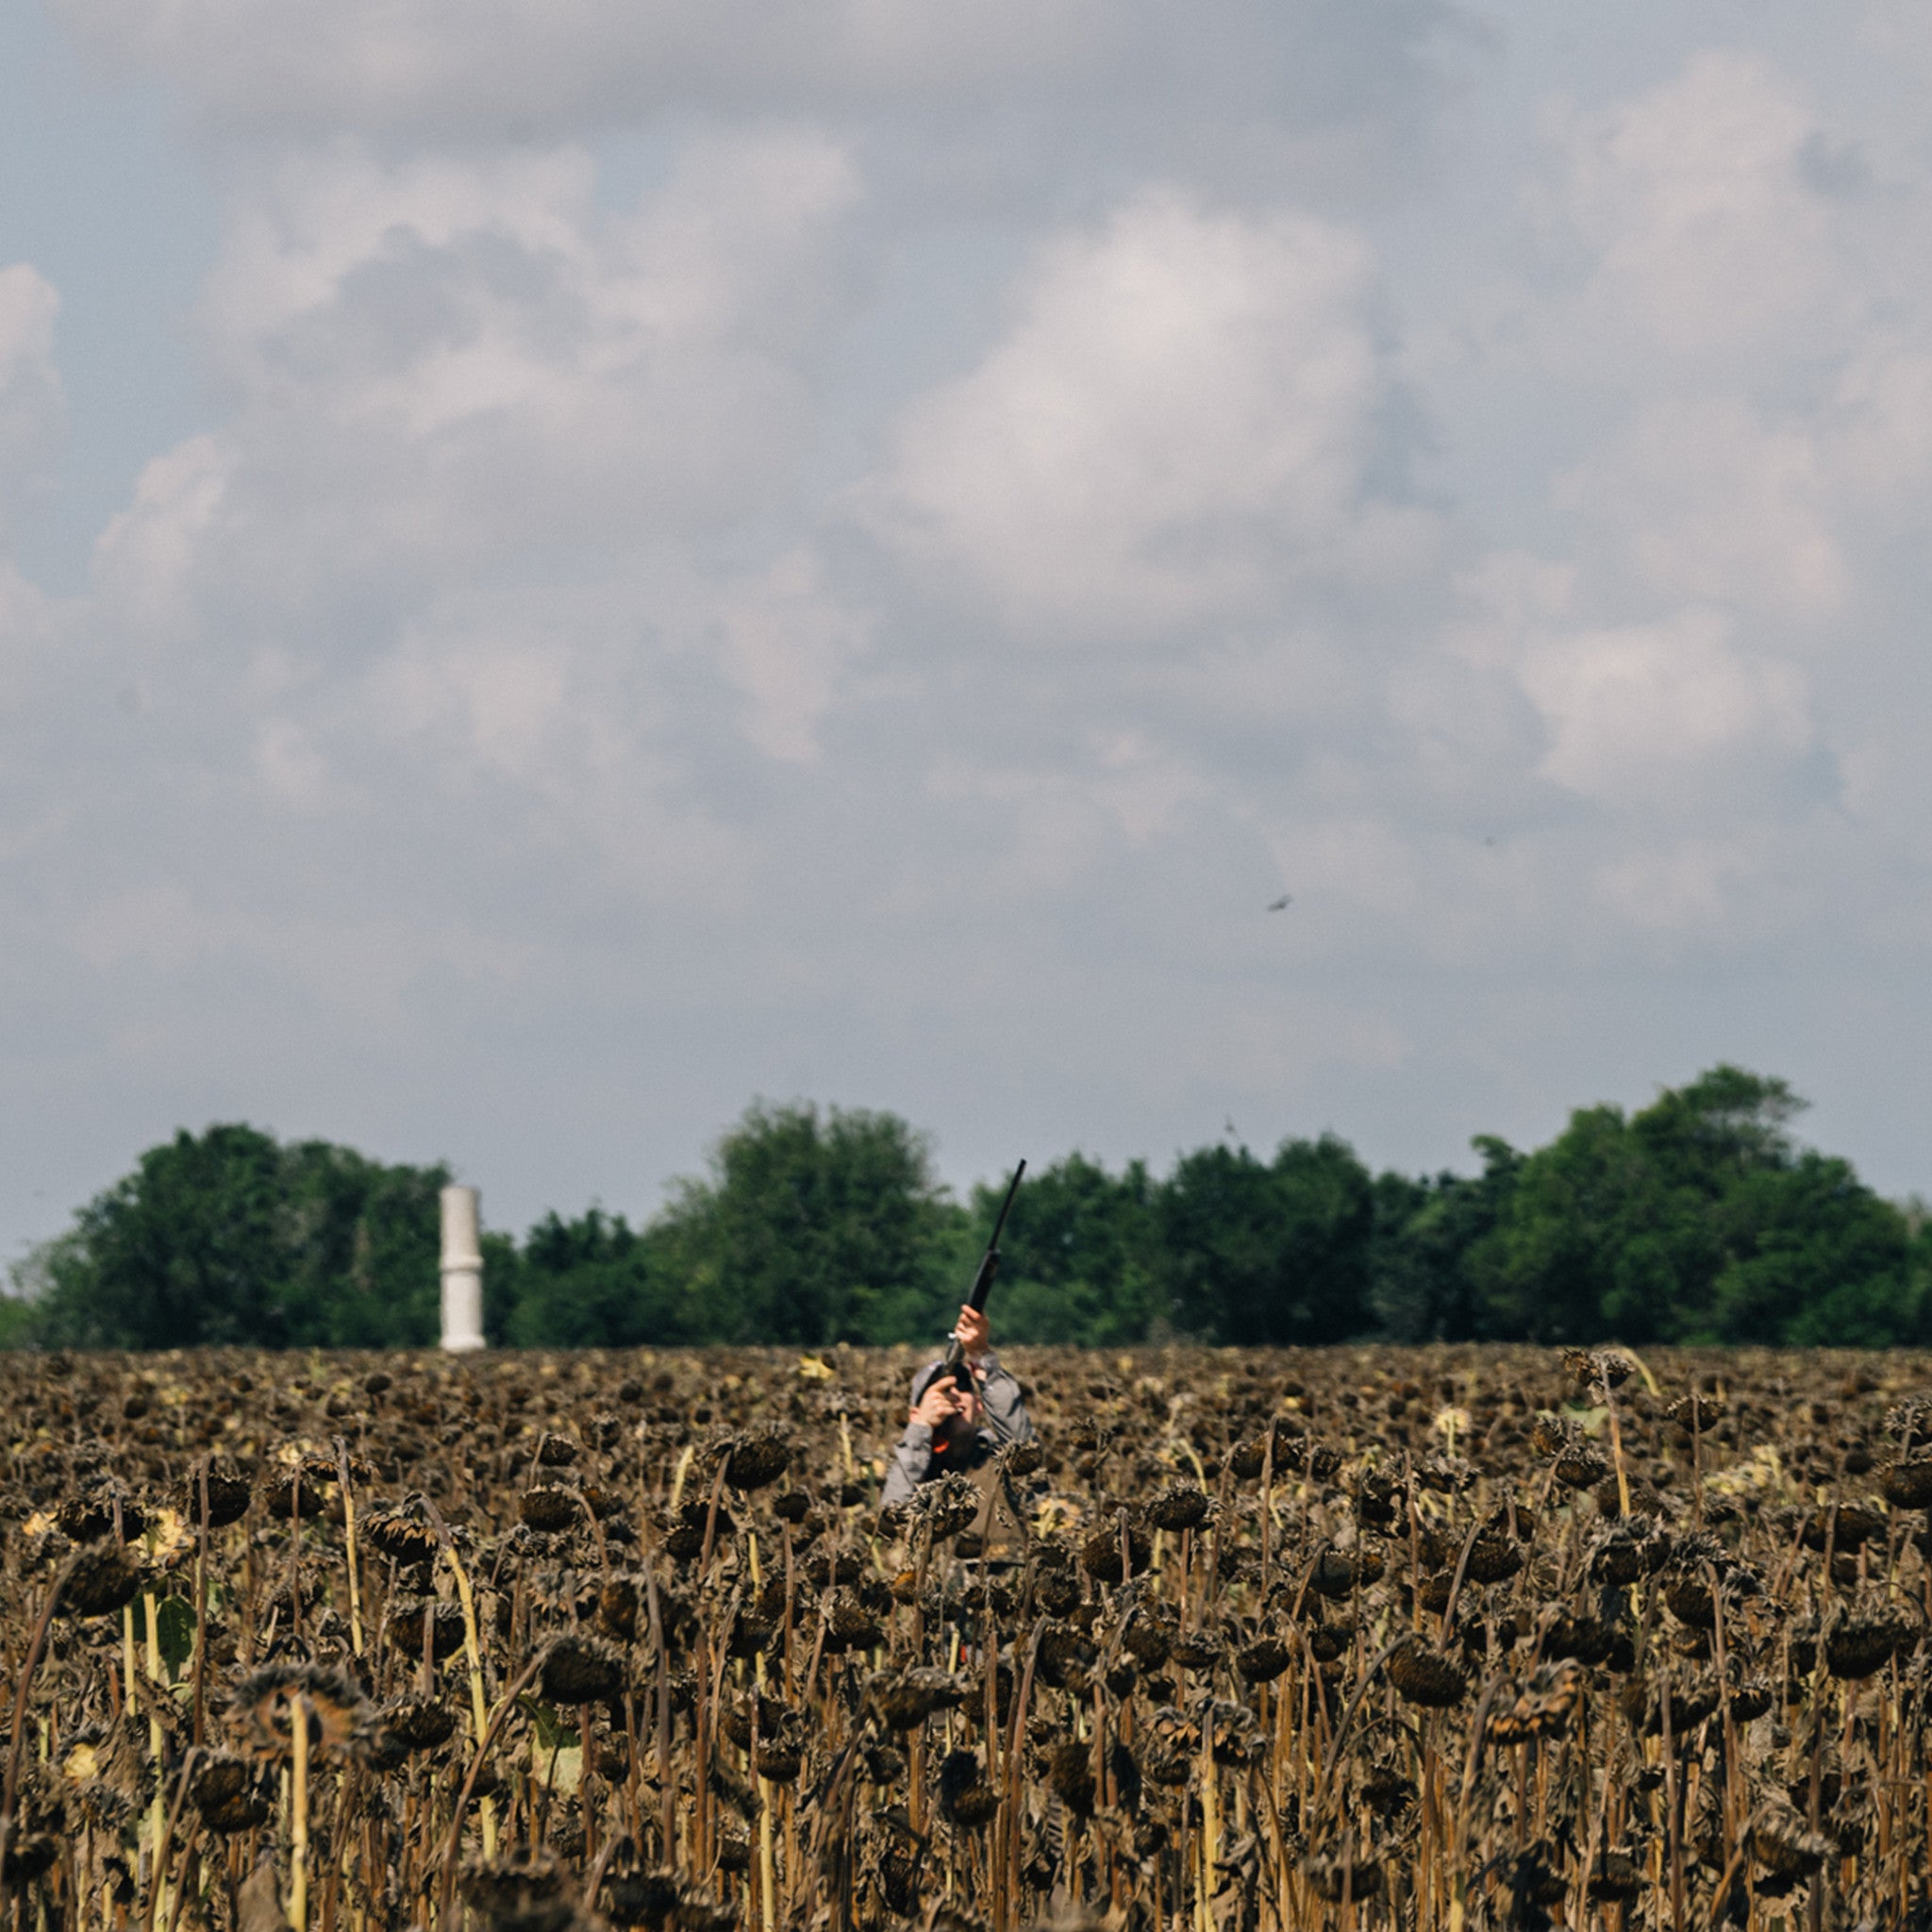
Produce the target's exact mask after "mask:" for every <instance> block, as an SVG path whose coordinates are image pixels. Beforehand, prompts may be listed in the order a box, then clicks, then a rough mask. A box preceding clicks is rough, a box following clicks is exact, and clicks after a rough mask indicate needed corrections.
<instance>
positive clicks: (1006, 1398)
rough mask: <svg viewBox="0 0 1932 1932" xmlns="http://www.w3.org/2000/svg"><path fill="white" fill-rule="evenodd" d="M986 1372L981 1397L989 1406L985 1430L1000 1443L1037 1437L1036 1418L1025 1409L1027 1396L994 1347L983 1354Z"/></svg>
mask: <svg viewBox="0 0 1932 1932" xmlns="http://www.w3.org/2000/svg"><path fill="white" fill-rule="evenodd" d="M980 1359H981V1363H982V1365H983V1366H984V1368H985V1371H986V1374H985V1375H984V1376H983V1377H982V1379H981V1381H980V1384H979V1399H980V1401H981V1402H982V1403H983V1404H984V1405H985V1407H986V1432H987V1434H988V1435H990V1436H991V1438H992V1439H993V1441H994V1442H995V1443H996V1444H998V1445H999V1446H1001V1447H1005V1445H1006V1444H1007V1443H1008V1442H1030V1441H1033V1440H1034V1433H1035V1432H1034V1428H1033V1418H1032V1417H1031V1416H1030V1415H1028V1414H1027V1413H1026V1398H1025V1397H1024V1395H1023V1394H1022V1393H1021V1392H1020V1384H1019V1381H1018V1379H1017V1377H1015V1376H1014V1375H1013V1374H1012V1373H1011V1372H1010V1371H1009V1370H1007V1369H1003V1368H1002V1367H1001V1366H1000V1358H999V1357H998V1356H996V1355H994V1354H993V1352H992V1351H991V1349H988V1350H987V1352H986V1354H985V1355H984V1356H983V1357H981V1358H980Z"/></svg>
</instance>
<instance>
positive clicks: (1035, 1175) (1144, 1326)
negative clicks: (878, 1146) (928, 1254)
mask: <svg viewBox="0 0 1932 1932" xmlns="http://www.w3.org/2000/svg"><path fill="white" fill-rule="evenodd" d="M1004 1188H1005V1184H1004V1183H1001V1184H1000V1185H999V1186H998V1187H991V1186H983V1187H978V1188H975V1189H974V1191H973V1202H972V1206H971V1208H970V1209H969V1211H968V1213H967V1215H966V1217H965V1224H964V1228H963V1230H962V1240H961V1242H960V1246H959V1250H958V1260H957V1262H956V1264H955V1267H954V1269H953V1271H952V1273H953V1275H954V1276H955V1277H956V1278H957V1280H958V1292H959V1295H960V1297H961V1298H963V1296H964V1294H965V1292H966V1290H967V1288H968V1287H969V1286H970V1285H971V1282H972V1277H973V1270H974V1268H975V1267H976V1266H977V1265H978V1260H979V1257H980V1255H981V1254H982V1253H983V1252H984V1251H985V1246H986V1239H987V1236H988V1234H989V1233H990V1232H991V1227H992V1221H993V1216H994V1215H996V1214H997V1213H998V1212H999V1205H1000V1199H1001V1196H1002V1193H1003V1192H1004ZM1154 1194H1155V1189H1154V1184H1153V1182H1152V1181H1151V1180H1150V1179H1149V1177H1148V1174H1147V1167H1146V1163H1145V1162H1144V1161H1140V1160H1133V1161H1129V1162H1128V1163H1127V1165H1126V1167H1125V1168H1124V1170H1123V1171H1122V1173H1120V1174H1117V1175H1116V1174H1108V1171H1107V1170H1106V1168H1105V1167H1103V1166H1102V1165H1100V1163H1099V1162H1097V1161H1093V1160H1090V1159H1089V1158H1087V1157H1086V1156H1085V1155H1084V1154H1070V1155H1068V1156H1067V1157H1066V1158H1064V1159H1063V1160H1057V1161H1055V1162H1054V1163H1053V1165H1052V1166H1050V1167H1042V1168H1040V1169H1037V1170H1036V1169H1031V1168H1029V1169H1028V1170H1027V1174H1026V1178H1025V1179H1024V1181H1023V1182H1022V1183H1021V1185H1020V1191H1019V1192H1018V1193H1017V1194H1016V1195H1014V1197H1013V1211H1012V1213H1011V1214H1010V1215H1009V1216H1008V1220H1007V1226H1006V1232H1005V1234H1004V1235H1003V1236H1002V1237H1001V1241H1000V1253H1001V1262H1000V1273H999V1277H998V1282H997V1288H996V1294H995V1299H994V1301H993V1303H992V1305H991V1307H990V1309H989V1312H990V1314H991V1319H992V1324H993V1334H994V1337H995V1339H996V1340H997V1341H1014V1342H1080V1343H1084V1344H1087V1345H1089V1346H1092V1347H1106V1348H1117V1347H1124V1346H1126V1345H1127V1344H1130V1343H1133V1342H1137V1341H1144V1340H1145V1339H1146V1337H1147V1334H1148V1331H1149V1329H1150V1328H1151V1327H1152V1326H1153V1325H1154V1324H1155V1323H1156V1322H1157V1320H1158V1319H1159V1317H1160V1316H1161V1314H1162V1313H1163V1303H1162V1297H1161V1292H1160V1287H1159V1272H1160V1263H1159V1254H1158V1241H1159V1233H1158V1226H1157V1223H1156V1215H1155V1208H1154ZM956 1306H957V1304H956ZM941 1312H942V1313H949V1312H950V1310H943V1311H941Z"/></svg>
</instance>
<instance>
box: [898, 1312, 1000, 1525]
mask: <svg viewBox="0 0 1932 1932" xmlns="http://www.w3.org/2000/svg"><path fill="white" fill-rule="evenodd" d="M979 1365H980V1368H981V1370H982V1371H983V1373H982V1374H981V1376H980V1381H979V1400H980V1407H981V1410H982V1420H981V1423H980V1428H979V1446H978V1448H977V1449H976V1450H975V1451H974V1454H973V1456H972V1457H969V1458H966V1459H964V1460H962V1459H960V1458H958V1457H948V1458H946V1460H945V1462H944V1464H943V1465H942V1466H941V1467H940V1468H935V1467H934V1466H933V1453H932V1431H931V1429H929V1428H928V1427H927V1426H926V1425H925V1424H924V1423H921V1422H908V1424H906V1433H905V1434H904V1435H903V1436H901V1437H900V1438H899V1441H898V1443H897V1445H896V1446H895V1447H894V1449H893V1451H892V1459H891V1462H890V1463H889V1464H888V1465H887V1467H886V1486H885V1488H884V1489H883V1490H882V1491H880V1492H879V1507H880V1508H881V1509H890V1508H891V1507H892V1505H893V1504H895V1503H903V1502H905V1501H906V1500H907V1498H908V1497H909V1496H910V1495H911V1494H912V1492H913V1491H914V1490H916V1489H917V1488H918V1487H919V1486H920V1484H921V1483H924V1482H930V1481H931V1480H932V1479H933V1477H934V1476H936V1475H943V1474H946V1472H947V1471H948V1470H953V1469H976V1468H977V1467H978V1466H979V1465H980V1464H981V1463H982V1462H984V1461H985V1460H986V1458H987V1457H989V1456H991V1455H992V1454H993V1453H994V1451H995V1450H999V1449H1004V1448H1005V1447H1006V1445H1007V1444H1008V1442H1030V1441H1033V1440H1034V1428H1033V1418H1032V1417H1031V1416H1030V1415H1028V1414H1027V1413H1026V1399H1025V1397H1024V1396H1023V1395H1022V1394H1021V1392H1020V1384H1019V1383H1018V1382H1017V1381H1016V1380H1015V1379H1014V1377H1013V1375H1012V1374H1010V1372H1009V1371H1008V1370H1006V1369H1003V1368H1001V1366H1000V1358H999V1357H998V1356H996V1355H994V1354H993V1352H992V1350H991V1349H988V1350H987V1352H986V1353H985V1355H983V1356H982V1357H980V1363H979ZM936 1367H938V1364H937V1363H933V1364H931V1365H929V1366H928V1367H927V1368H925V1369H923V1370H921V1372H920V1373H919V1374H918V1375H916V1376H915V1377H914V1378H913V1385H912V1386H913V1387H914V1388H915V1389H916V1388H918V1387H919V1385H920V1383H922V1382H924V1380H925V1379H926V1378H927V1376H928V1375H929V1374H931V1372H932V1369H933V1368H936Z"/></svg>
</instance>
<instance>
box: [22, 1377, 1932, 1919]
mask: <svg viewBox="0 0 1932 1932" xmlns="http://www.w3.org/2000/svg"><path fill="white" fill-rule="evenodd" d="M913 1365H914V1358H913V1357H911V1356H910V1355H908V1354H906V1353H904V1352H901V1353H899V1354H896V1355H894V1354H891V1353H858V1352H846V1351H842V1350H841V1351H836V1352H832V1353H829V1354H827V1355H826V1356H825V1357H824V1358H823V1359H820V1358H806V1359H803V1360H801V1358H800V1357H797V1356H796V1355H795V1354H794V1355H787V1356H780V1355H778V1354H775V1353H772V1354H749V1353H729V1354H727V1353H720V1352H707V1353H702V1354H691V1355H678V1356H672V1355H656V1356H653V1355H641V1356H640V1355H625V1356H558V1357H533V1356H513V1357H463V1358H443V1357H393V1356H390V1357H375V1356H368V1357H347V1356H328V1357H275V1356H263V1355H247V1356H243V1355H232V1354H231V1355H223V1354H209V1355H203V1356H193V1357H185V1356H184V1357H72V1358H66V1357H24V1356H13V1357H4V1358H0V1418H4V1420H0V1436H4V1445H5V1457H4V1465H0V1611H4V1614H0V1657H4V1659H5V1661H4V1692H5V1696H6V1699H7V1712H6V1719H5V1722H6V1726H7V1728H6V1734H5V1736H4V1738H0V1752H4V1760H5V1791H4V1799H0V1911H4V1913H5V1914H6V1917H7V1923H8V1924H12V1925H17V1926H20V1927H28V1928H40V1927H48V1928H52V1927H76V1928H78V1927H84V1926H86V1927H92V1926H104V1927H105V1926H140V1927H142V1928H143V1932H147V1928H150V1927H154V1928H159V1927H166V1928H170V1932H172V1928H175V1927H177V1926H192V1927H202V1926H214V1927H224V1928H226V1927H237V1928H241V1932H275V1928H277V1927H279V1926H281V1925H282V1924H285V1923H286V1924H292V1925H294V1926H296V1927H299V1928H303V1932H307V1928H308V1927H310V1926H321V1927H327V1928H336V1927H344V1928H349V1927H354V1928H362V1927H369V1926H378V1927H390V1926H394V1927H405V1926H417V1925H420V1926H424V1927H436V1928H455V1927H458V1926H461V1925H468V1926H471V1927H476V1928H484V1927H488V1928H493V1932H511V1928H517V1932H565V1928H571V1927H589V1926H595V1925H601V1924H610V1925H618V1926H634V1925H635V1926H645V1927H651V1928H662V1932H726V1928H739V1932H774V1928H777V1927H794V1926H824V1927H835V1926H837V1927H843V1926H847V1925H851V1926H858V1927H864V1928H874V1927H876V1928H880V1932H885V1928H896V1927H899V1926H902V1925H908V1924H909V1925H917V1926H924V1927H933V1926H942V1927H944V1928H946V1932H966V1928H973V1927H1005V1926H1009V1925H1010V1926H1022V1925H1031V1924H1037V1923H1040V1922H1042V1921H1046V1920H1050V1919H1055V1918H1058V1919H1060V1920H1062V1921H1071V1920H1073V1919H1074V1918H1077V1917H1082V1916H1084V1918H1085V1919H1086V1920H1087V1921H1088V1922H1089V1923H1095V1924H1098V1923H1105V1924H1108V1925H1109V1926H1113V1927H1119V1928H1123V1932H1126V1928H1133V1927H1145V1928H1148V1932H1153V1928H1157V1927H1158V1928H1168V1927H1172V1928H1174V1932H1247V1928H1251V1927H1268V1928H1274V1927H1281V1928H1292V1927H1305V1926H1317V1925H1335V1926H1357V1927H1362V1928H1369V1927H1381V1926H1388V1927H1415V1928H1418V1932H1420V1928H1435V1927H1445V1928H1446V1927H1454V1926H1464V1925H1466V1926H1478V1925H1493V1926H1522V1927H1536V1926H1543V1925H1562V1926H1566V1927H1584V1926H1590V1925H1603V1926H1638V1925H1642V1926H1646V1927H1657V1926H1705V1925H1709V1924H1736V1925H1740V1926H1753V1927H1767V1928H1768V1927H1773V1926H1789V1927H1792V1928H1794V1932H1795V1928H1797V1927H1800V1926H1810V1927H1819V1926H1847V1927H1849V1926H1854V1925H1873V1926H1907V1925H1913V1924H1925V1925H1932V1906H1928V1903H1927V1897H1928V1874H1932V1750H1928V1738H1932V1728H1928V1722H1927V1710H1926V1703H1927V1695H1928V1691H1932V1649H1928V1646H1927V1645H1926V1643H1925V1641H1924V1640H1925V1637H1926V1634H1927V1626H1928V1615H1932V1569H1928V1550H1932V1531H1928V1519H1927V1515H1926V1512H1927V1510H1928V1508H1932V1395H1927V1394H1926V1393H1924V1392H1922V1391H1932V1363H1928V1362H1926V1361H1924V1360H1921V1359H1917V1358H1913V1357H1905V1356H1898V1355H1892V1356H1876V1357H1870V1356H1868V1357H1856V1356H1820V1355H1811V1356H1791V1355H1771V1354H1746V1355H1724V1356H1718V1355H1709V1356H1693V1355H1669V1356H1666V1355H1662V1354H1657V1355H1654V1356H1646V1357H1644V1358H1643V1359H1641V1360H1638V1359H1637V1358H1635V1357H1630V1356H1627V1355H1624V1354H1620V1353H1616V1352H1606V1353H1601V1354H1593V1355H1577V1354H1572V1355H1569V1356H1562V1355H1559V1354H1557V1353H1556V1352H1552V1351H1544V1350H1529V1349H1481V1350H1479V1349H1474V1348H1468V1349H1463V1348H1441V1349H1411V1350H1401V1349H1375V1348H1364V1349H1342V1350H1334V1351H1326V1352H1320V1353H1308V1354H1279V1355H1276V1354H1262V1353H1235V1352H1231V1351H1188V1350H1172V1351H1144V1352H1141V1353H1137V1354H1133V1355H1124V1356H1115V1355H1091V1354H1082V1353H1078V1352H1075V1351H1071V1350H1065V1351H1054V1350H1039V1351H1032V1352H1022V1353H1018V1354H1016V1356H1015V1357H1013V1359H1012V1361H1011V1366H1013V1367H1014V1368H1015V1369H1016V1370H1017V1372H1018V1373H1019V1374H1021V1375H1022V1377H1023V1378H1024V1380H1025V1381H1026V1382H1027V1384H1028V1385H1029V1387H1030V1390H1031V1396H1030V1401H1031V1407H1032V1411H1033V1414H1034V1417H1035V1420H1036V1422H1037V1424H1038V1425H1039V1428H1040V1430H1041V1439H1042V1440H1041V1443H1040V1444H1039V1445H1037V1446H1034V1447H1030V1448H1026V1449H1022V1450H1016V1451H1009V1452H1008V1453H1007V1457H1006V1459H1005V1465H1004V1466H1003V1467H1002V1469H1001V1471H1000V1479H1001V1481H1002V1483H1003V1485H1004V1487H1005V1489H1006V1491H1007V1493H1008V1498H1009V1500H1010V1503H1011V1505H1012V1507H1013V1509H1014V1511H1015V1512H1016V1514H1017V1517H1018V1519H1019V1520H1020V1521H1021V1522H1022V1523H1023V1524H1024V1526H1025V1529H1026V1535H1025V1540H1024V1543H1021V1544H1018V1545H1007V1546H1004V1547H1003V1546H1001V1545H998V1544H995V1545H994V1546H993V1550H992V1554H991V1555H990V1556H985V1557H980V1558H977V1559H975V1558H974V1557H973V1555H972V1554H971V1546H972V1544H973V1542H974V1517H975V1515H976V1512H977V1508H978V1500H979V1499H978V1497H977V1496H976V1495H974V1494H973V1493H972V1492H971V1491H970V1488H967V1489H966V1492H965V1493H963V1494H962V1493H961V1489H962V1487H964V1486H962V1485H960V1484H959V1481H958V1479H957V1478H956V1479H953V1481H952V1482H950V1483H948V1484H941V1485H932V1486H928V1488H927V1489H925V1490H924V1491H922V1492H921V1493H920V1496H919V1497H918V1499H917V1502H916V1504H915V1506H914V1507H912V1509H911V1510H910V1511H908V1513H907V1514H906V1515H905V1516H904V1517H903V1518H901V1519H900V1520H898V1521H894V1522H891V1523H888V1524H880V1522H879V1520H878V1517H877V1514H876V1510H875V1507H874V1498H875V1496H876V1493H877V1488H878V1476H879V1474H880V1471H881V1469H882V1463H881V1460H880V1458H881V1457H883V1456H884V1454H885V1453H886V1451H887V1449H888V1448H889V1446H890V1444H891V1441H892V1440H893V1438H894V1437H895V1436H896V1434H897V1431H898V1427H899V1424H900V1423H901V1421H902V1420H903V1417H904V1407H903V1404H904V1391H905V1388H906V1383H907V1377H908V1372H909V1370H910V1369H911V1367H912V1366H913ZM962 1544H963V1545H965V1546H966V1547H965V1549H964V1550H963V1552H962Z"/></svg>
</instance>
